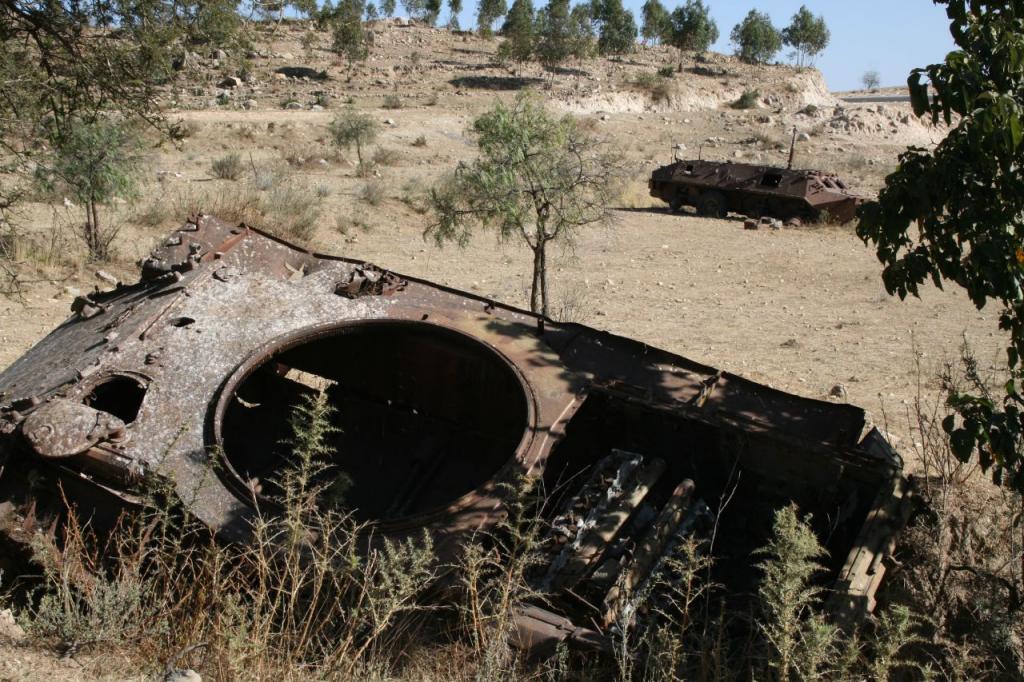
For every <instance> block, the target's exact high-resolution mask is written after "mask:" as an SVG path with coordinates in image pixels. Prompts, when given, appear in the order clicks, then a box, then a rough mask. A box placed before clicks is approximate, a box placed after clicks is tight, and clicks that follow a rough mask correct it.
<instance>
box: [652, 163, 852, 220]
mask: <svg viewBox="0 0 1024 682" xmlns="http://www.w3.org/2000/svg"><path fill="white" fill-rule="evenodd" d="M648 184H649V187H650V190H651V196H653V197H657V198H658V199H661V200H662V201H664V202H666V203H667V204H668V205H669V206H670V207H671V208H672V210H675V211H678V210H679V209H680V208H681V207H683V206H693V207H695V208H696V209H697V210H698V212H700V213H701V214H703V215H707V216H710V217H714V218H724V217H725V216H726V214H727V213H739V214H742V215H746V216H749V217H751V218H761V217H770V218H777V219H779V220H784V221H789V222H798V221H801V220H810V221H821V220H827V221H828V222H832V223H839V224H842V223H846V222H849V221H851V220H853V219H854V218H855V217H856V215H857V207H858V206H860V205H861V204H862V203H863V202H864V199H863V198H862V197H860V196H857V195H856V194H854V193H853V192H851V191H850V189H849V188H848V187H847V186H846V183H844V182H843V181H842V180H841V179H840V178H839V177H838V176H837V175H835V174H834V173H826V172H823V171H816V170H791V169H788V168H776V167H773V166H762V165H753V164H746V163H732V162H730V161H701V160H689V161H676V162H675V163H671V164H669V165H667V166H662V167H661V168H658V169H657V170H655V171H654V172H653V173H652V174H651V180H650V182H649V183H648Z"/></svg>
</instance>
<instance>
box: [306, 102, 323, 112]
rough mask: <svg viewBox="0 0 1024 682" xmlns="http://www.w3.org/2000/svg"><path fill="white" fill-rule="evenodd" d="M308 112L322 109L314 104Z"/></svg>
mask: <svg viewBox="0 0 1024 682" xmlns="http://www.w3.org/2000/svg"><path fill="white" fill-rule="evenodd" d="M309 110H310V111H323V110H324V108H323V107H322V106H320V105H319V104H314V105H313V106H311V107H310V108H309Z"/></svg>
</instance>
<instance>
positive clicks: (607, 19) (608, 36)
mask: <svg viewBox="0 0 1024 682" xmlns="http://www.w3.org/2000/svg"><path fill="white" fill-rule="evenodd" d="M590 4H591V12H592V14H593V19H594V21H595V22H597V24H598V30H597V51H598V53H599V54H602V55H621V54H629V53H630V52H632V51H633V50H635V49H636V34H637V30H636V20H635V19H633V13H632V12H630V11H629V10H627V9H626V8H625V7H623V6H622V0H591V3H590Z"/></svg>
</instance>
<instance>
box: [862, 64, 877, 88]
mask: <svg viewBox="0 0 1024 682" xmlns="http://www.w3.org/2000/svg"><path fill="white" fill-rule="evenodd" d="M860 82H861V83H863V84H864V89H865V90H877V89H878V86H879V84H880V83H881V82H882V76H881V75H880V74H879V73H878V71H876V70H875V69H869V70H868V71H865V72H864V75H863V76H861V77H860Z"/></svg>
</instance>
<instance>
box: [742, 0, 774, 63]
mask: <svg viewBox="0 0 1024 682" xmlns="http://www.w3.org/2000/svg"><path fill="white" fill-rule="evenodd" d="M730 38H731V39H732V42H733V44H735V45H736V55H737V56H738V57H739V58H740V59H742V60H743V61H745V62H747V63H748V64H767V63H768V62H769V61H771V59H772V57H774V56H775V55H776V53H777V52H778V51H779V50H781V49H782V34H781V33H780V32H779V30H778V29H777V28H775V27H774V26H773V25H772V20H771V17H769V16H768V14H766V13H764V12H758V11H757V10H756V9H752V10H750V13H748V14H747V16H746V17H744V19H743V21H741V22H740V23H738V24H736V26H734V27H733V29H732V33H731V34H730Z"/></svg>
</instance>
